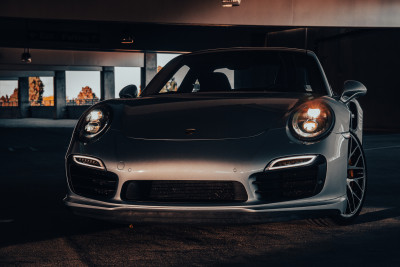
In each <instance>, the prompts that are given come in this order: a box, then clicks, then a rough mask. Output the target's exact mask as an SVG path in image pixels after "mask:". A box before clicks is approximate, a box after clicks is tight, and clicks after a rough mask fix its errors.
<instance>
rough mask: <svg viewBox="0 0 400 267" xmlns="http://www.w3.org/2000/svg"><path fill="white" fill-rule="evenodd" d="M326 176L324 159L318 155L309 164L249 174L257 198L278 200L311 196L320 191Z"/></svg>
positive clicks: (269, 200) (267, 200) (268, 200)
mask: <svg viewBox="0 0 400 267" xmlns="http://www.w3.org/2000/svg"><path fill="white" fill-rule="evenodd" d="M325 176H326V159H325V158H324V157H322V156H319V157H318V158H317V159H316V160H315V162H314V163H313V164H312V165H310V166H304V167H297V168H288V169H280V170H273V171H265V172H262V173H256V174H253V175H252V176H251V178H252V180H254V181H253V184H254V185H255V187H256V191H255V193H256V195H257V197H258V199H260V200H262V201H265V202H269V203H272V202H279V201H287V200H294V199H300V198H307V197H312V196H315V195H316V194H318V193H319V192H321V190H322V188H323V186H324V183H325Z"/></svg>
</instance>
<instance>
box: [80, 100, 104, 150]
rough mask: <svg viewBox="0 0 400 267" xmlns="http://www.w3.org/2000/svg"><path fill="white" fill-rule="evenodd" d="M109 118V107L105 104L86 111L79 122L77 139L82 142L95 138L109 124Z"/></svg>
mask: <svg viewBox="0 0 400 267" xmlns="http://www.w3.org/2000/svg"><path fill="white" fill-rule="evenodd" d="M110 118H111V116H110V108H109V107H108V106H105V105H103V106H96V107H94V108H92V109H90V110H89V111H87V112H86V113H85V114H84V115H83V116H82V118H81V120H80V122H79V126H78V130H79V139H80V140H81V141H83V142H90V141H95V140H97V139H98V138H99V137H100V135H101V133H104V132H105V130H106V129H107V127H108V126H109V124H110Z"/></svg>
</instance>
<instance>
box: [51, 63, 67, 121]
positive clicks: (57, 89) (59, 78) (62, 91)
mask: <svg viewBox="0 0 400 267" xmlns="http://www.w3.org/2000/svg"><path fill="white" fill-rule="evenodd" d="M66 98H67V94H66V86H65V71H56V72H55V76H54V119H65V118H66V117H67V103H66V102H67V101H66Z"/></svg>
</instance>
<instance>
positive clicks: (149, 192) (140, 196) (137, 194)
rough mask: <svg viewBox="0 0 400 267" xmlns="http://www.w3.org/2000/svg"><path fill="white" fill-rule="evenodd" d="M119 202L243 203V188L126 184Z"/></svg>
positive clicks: (219, 184) (226, 184) (226, 183)
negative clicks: (122, 200) (121, 200)
mask: <svg viewBox="0 0 400 267" xmlns="http://www.w3.org/2000/svg"><path fill="white" fill-rule="evenodd" d="M121 198H122V199H124V200H127V201H155V202H244V201H247V193H246V189H245V188H244V186H243V185H242V184H241V183H239V182H234V181H128V182H126V183H125V184H124V186H123V188H122V193H121Z"/></svg>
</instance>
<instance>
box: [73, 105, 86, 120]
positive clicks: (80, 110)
mask: <svg viewBox="0 0 400 267" xmlns="http://www.w3.org/2000/svg"><path fill="white" fill-rule="evenodd" d="M89 107H90V106H67V117H68V119H78V118H79V117H80V116H81V115H82V113H83V112H85V110H87V109H88V108H89Z"/></svg>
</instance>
